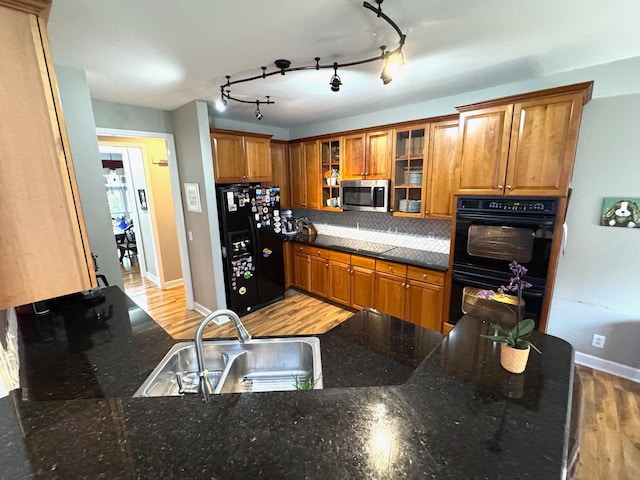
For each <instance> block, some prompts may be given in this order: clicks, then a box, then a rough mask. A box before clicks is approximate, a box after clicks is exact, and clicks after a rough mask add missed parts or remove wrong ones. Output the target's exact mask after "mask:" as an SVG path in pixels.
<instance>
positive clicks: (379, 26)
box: [49, 0, 640, 127]
mask: <svg viewBox="0 0 640 480" xmlns="http://www.w3.org/2000/svg"><path fill="white" fill-rule="evenodd" d="M369 3H371V4H373V5H374V6H375V1H374V0H369ZM383 11H384V13H386V14H387V15H388V16H389V17H391V18H392V19H393V20H394V21H395V22H396V23H397V25H398V26H399V27H400V29H401V30H402V31H403V33H405V34H406V35H407V41H406V45H405V47H404V50H403V51H404V52H405V57H406V62H407V63H406V65H405V68H404V69H403V72H402V76H401V77H400V78H395V79H394V80H393V82H391V83H390V84H388V85H386V86H383V84H382V81H381V80H380V79H379V74H380V70H381V69H382V62H374V63H371V64H367V65H365V66H360V67H353V68H348V69H342V70H339V71H338V74H339V75H340V77H341V79H342V82H343V86H342V88H341V90H340V92H338V93H335V92H331V91H330V87H329V79H330V78H331V75H332V73H333V71H332V70H320V71H306V72H292V73H289V74H287V75H285V76H284V77H282V76H280V75H275V76H273V77H270V78H267V79H264V80H262V79H261V80H257V81H254V82H249V83H243V84H239V85H237V86H234V87H233V88H232V90H231V91H232V94H233V95H235V96H242V98H246V99H249V100H253V99H256V98H259V99H263V98H264V96H265V95H270V96H271V98H272V99H273V100H275V102H276V104H275V105H269V106H262V107H261V110H262V113H263V114H264V119H263V120H262V122H263V123H266V124H269V125H273V126H281V127H289V126H292V125H299V124H303V123H310V122H317V121H323V120H330V119H335V118H343V117H346V116H350V115H355V114H359V113H367V112H371V111H377V110H383V109H385V108H391V107H394V106H399V105H406V104H410V103H415V102H419V101H426V100H429V99H433V98H440V97H445V96H449V95H454V94H458V93H462V92H465V91H472V90H477V89H482V88H487V87H492V86H496V85H501V84H506V83H511V82H514V81H519V80H526V79H530V78H534V77H540V76H545V75H549V74H553V73H557V72H561V71H567V70H574V69H578V68H583V67H588V66H591V65H596V64H601V63H608V62H612V61H615V60H621V59H625V58H631V57H636V56H639V55H640V33H639V32H640V28H639V27H638V25H640V1H638V0H609V1H607V2H603V1H602V0H535V1H524V0H482V1H478V0H386V1H384V3H383ZM49 37H50V42H51V47H52V51H53V57H54V62H55V63H56V64H60V65H66V66H70V67H75V68H80V69H83V70H85V71H86V74H87V79H88V82H89V88H90V90H91V96H92V97H93V98H96V99H101V100H107V101H111V102H118V103H127V104H132V105H140V106H145V107H153V108H158V109H163V110H173V109H174V108H176V107H179V106H181V105H184V104H185V103H188V102H190V101H192V100H196V99H200V100H206V101H209V102H212V101H213V100H215V99H217V98H219V91H220V85H221V84H222V83H224V81H225V75H231V79H232V80H234V79H238V78H241V77H243V76H251V75H256V74H259V73H260V72H261V70H260V67H261V66H266V67H268V70H269V71H270V70H272V69H273V68H275V67H274V66H273V61H274V60H276V59H278V58H285V59H288V60H290V61H291V62H292V66H294V67H295V66H301V65H309V64H313V63H314V62H313V58H314V57H316V56H318V57H321V58H322V60H321V63H333V62H334V61H338V62H347V61H353V60H357V59H361V58H364V57H372V56H375V55H377V54H379V52H380V50H379V46H380V45H387V46H388V47H389V48H395V47H396V46H397V44H398V36H397V34H396V32H395V31H394V30H393V29H392V27H391V26H389V25H388V24H387V23H386V22H384V21H383V20H382V19H378V18H377V17H376V15H375V14H374V13H373V12H371V11H369V10H367V9H365V8H364V7H363V6H362V1H361V0H316V1H310V0H306V1H301V0H268V1H267V0H234V1H221V0H187V1H176V0H134V1H131V0H108V1H104V0H53V8H52V11H51V15H50V19H49ZM254 110H255V105H242V104H237V103H234V102H229V108H228V109H227V111H226V112H225V113H224V114H220V115H224V117H225V118H229V119H234V120H241V121H246V122H252V121H256V119H255V118H254V115H253V112H254Z"/></svg>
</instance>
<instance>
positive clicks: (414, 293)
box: [404, 280, 444, 331]
mask: <svg viewBox="0 0 640 480" xmlns="http://www.w3.org/2000/svg"><path fill="white" fill-rule="evenodd" d="M406 290H407V299H406V312H405V317H404V318H405V319H406V320H408V321H410V322H411V323H414V324H416V325H419V326H421V327H424V328H429V329H431V330H436V331H440V328H441V327H440V324H441V322H442V301H443V291H444V288H443V287H442V286H439V285H433V284H430V283H425V282H417V281H415V280H409V281H408V282H407V289H406Z"/></svg>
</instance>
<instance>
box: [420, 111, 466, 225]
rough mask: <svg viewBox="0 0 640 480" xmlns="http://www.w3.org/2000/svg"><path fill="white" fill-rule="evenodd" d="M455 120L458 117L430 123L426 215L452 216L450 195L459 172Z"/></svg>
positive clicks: (448, 217) (451, 197) (456, 123)
mask: <svg viewBox="0 0 640 480" xmlns="http://www.w3.org/2000/svg"><path fill="white" fill-rule="evenodd" d="M458 123H459V122H458V120H449V121H443V122H438V123H434V124H432V125H431V129H430V136H429V142H428V143H429V147H428V148H429V153H428V169H427V171H428V173H427V182H428V183H427V193H426V197H427V205H426V210H425V214H426V216H427V217H428V218H433V219H445V220H450V219H451V218H453V213H454V210H455V206H454V200H453V195H454V193H455V192H456V190H457V188H458V182H459V175H460V171H459V168H458V163H457V161H458V154H457V144H458Z"/></svg>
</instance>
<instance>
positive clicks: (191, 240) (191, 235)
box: [187, 232, 193, 242]
mask: <svg viewBox="0 0 640 480" xmlns="http://www.w3.org/2000/svg"><path fill="white" fill-rule="evenodd" d="M187 233H188V234H189V241H190V242H193V233H192V232H187Z"/></svg>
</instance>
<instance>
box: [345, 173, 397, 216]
mask: <svg viewBox="0 0 640 480" xmlns="http://www.w3.org/2000/svg"><path fill="white" fill-rule="evenodd" d="M390 187H391V180H342V181H341V182H340V206H341V207H342V209H343V210H360V211H368V212H388V211H389V189H390Z"/></svg>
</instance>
